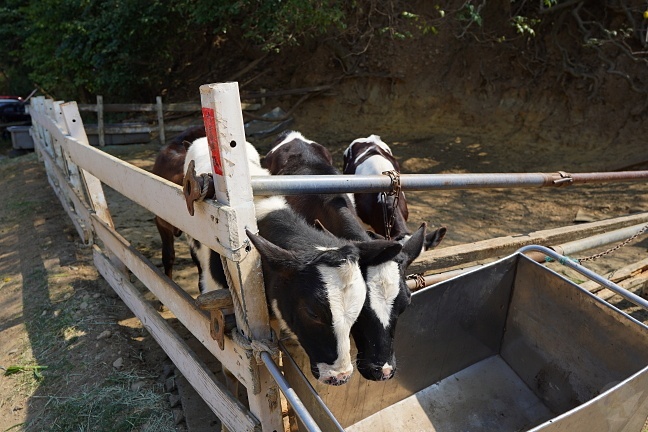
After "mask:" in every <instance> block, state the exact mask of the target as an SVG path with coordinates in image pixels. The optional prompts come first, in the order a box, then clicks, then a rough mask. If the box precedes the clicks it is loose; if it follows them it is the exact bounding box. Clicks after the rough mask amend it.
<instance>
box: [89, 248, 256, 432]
mask: <svg viewBox="0 0 648 432" xmlns="http://www.w3.org/2000/svg"><path fill="white" fill-rule="evenodd" d="M93 252H94V263H95V266H96V267H97V269H98V270H99V273H101V275H102V276H103V277H104V278H105V279H106V280H107V281H108V283H109V284H110V286H112V287H113V289H114V290H115V292H116V293H117V294H119V297H121V299H122V300H123V301H124V303H126V305H127V306H128V308H129V309H130V310H131V311H133V313H134V314H135V315H136V316H137V318H139V320H140V321H142V324H143V325H144V327H145V328H146V330H148V332H149V333H150V334H151V336H153V338H154V339H155V340H156V341H157V343H158V344H159V345H160V347H162V349H164V352H166V353H167V355H168V356H169V358H170V359H171V361H173V363H174V364H175V365H176V367H177V368H178V369H180V371H181V372H182V374H183V375H184V377H185V378H187V381H189V383H190V384H191V386H192V387H193V388H194V389H195V390H196V392H198V394H199V395H200V397H201V398H202V399H203V400H204V401H205V403H206V404H207V405H208V406H209V408H210V409H211V410H212V411H213V412H214V414H216V415H217V416H218V418H219V419H220V420H221V421H222V422H223V424H225V425H226V426H227V427H228V428H229V429H230V430H232V431H260V430H261V425H260V423H259V421H258V420H257V419H256V418H255V417H254V416H253V415H251V414H250V413H249V411H248V410H247V409H246V408H245V407H244V406H243V405H242V404H241V403H240V402H239V401H237V400H235V399H234V398H233V397H232V395H231V393H230V392H229V391H228V390H227V389H226V388H225V387H224V386H223V384H221V383H220V382H218V380H217V379H216V377H215V376H214V374H213V373H212V372H211V371H210V370H209V368H208V367H207V365H205V363H204V362H203V361H202V360H200V358H199V357H198V356H197V355H196V354H195V353H194V352H193V351H192V350H191V349H190V348H189V346H188V345H187V344H186V343H185V342H184V341H183V340H182V338H181V337H180V336H179V335H178V334H177V333H176V332H175V331H174V330H173V329H172V328H171V327H170V326H169V325H168V324H167V323H166V321H165V320H164V319H163V318H162V317H161V316H160V315H159V314H158V312H157V311H156V310H155V309H154V308H153V306H151V305H150V304H148V302H147V301H146V300H145V299H144V298H143V297H142V295H141V294H140V293H139V291H138V290H137V288H135V286H133V285H132V284H131V283H130V282H129V281H128V277H127V276H125V275H124V274H123V273H121V272H120V271H119V270H117V269H116V268H115V267H114V266H113V265H112V263H111V262H110V260H109V259H108V257H106V256H105V255H104V254H103V253H102V252H101V250H100V249H99V248H98V247H97V246H94V251H93Z"/></svg>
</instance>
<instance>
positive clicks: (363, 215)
mask: <svg viewBox="0 0 648 432" xmlns="http://www.w3.org/2000/svg"><path fill="white" fill-rule="evenodd" d="M385 171H397V172H400V167H399V166H398V161H396V159H395V158H394V155H393V154H392V151H391V149H390V148H389V146H388V145H387V144H385V143H384V142H383V141H382V140H381V139H380V137H379V136H378V135H370V136H368V137H367V138H359V139H357V140H355V141H353V142H352V143H351V144H350V145H349V147H347V149H346V150H345V151H344V170H343V172H344V174H357V175H381V174H382V173H383V172H385ZM354 198H355V203H356V209H357V211H358V216H359V217H360V219H362V221H363V222H364V223H366V224H367V225H369V226H371V228H373V229H374V231H376V233H378V234H380V235H382V236H385V237H386V236H387V231H386V230H387V228H386V227H385V212H386V213H387V217H389V216H391V215H392V214H393V216H394V223H393V225H392V227H391V232H390V233H389V237H390V238H394V239H402V238H404V237H406V236H409V235H411V232H410V230H409V228H408V227H407V218H408V216H409V211H408V209H407V201H406V200H405V194H404V193H403V192H402V191H401V192H399V195H398V205H397V207H396V206H395V205H394V204H395V202H396V197H395V196H385V195H383V194H381V193H356V194H354ZM445 234H446V228H445V227H441V228H439V229H437V230H434V231H433V232H430V233H428V234H427V235H426V236H425V243H424V244H423V247H424V249H425V250H429V249H432V248H435V247H436V246H438V244H439V243H440V242H441V240H443V237H444V236H445Z"/></svg>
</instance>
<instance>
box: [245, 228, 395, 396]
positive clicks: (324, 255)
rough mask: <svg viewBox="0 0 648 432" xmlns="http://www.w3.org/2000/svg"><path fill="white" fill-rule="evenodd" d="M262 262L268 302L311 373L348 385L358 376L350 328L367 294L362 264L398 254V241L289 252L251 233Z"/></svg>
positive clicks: (250, 236)
mask: <svg viewBox="0 0 648 432" xmlns="http://www.w3.org/2000/svg"><path fill="white" fill-rule="evenodd" d="M248 237H249V238H250V240H251V241H252V243H253V244H254V246H255V247H256V248H257V250H258V251H259V253H260V255H261V259H262V262H263V264H264V265H263V273H264V281H265V285H266V294H267V297H268V302H269V303H270V306H271V308H272V310H273V312H274V314H275V316H276V317H277V319H279V321H280V323H281V325H282V326H283V327H284V329H285V330H288V332H289V333H291V334H292V335H293V336H294V337H296V339H297V340H298V341H299V343H300V345H301V346H302V348H304V351H306V354H307V355H308V357H309V360H310V366H311V372H312V373H313V375H314V376H315V378H317V379H318V380H319V381H321V382H323V383H325V384H330V385H341V384H344V383H346V382H347V381H348V380H349V378H350V377H351V373H352V372H353V365H352V362H351V353H350V350H351V341H350V332H351V326H352V325H353V323H354V322H355V321H356V319H357V318H358V315H359V314H360V310H361V309H362V307H363V305H364V303H365V298H366V295H367V288H366V285H365V282H364V280H363V278H362V273H361V271H360V266H359V263H360V262H363V263H364V262H370V263H374V262H379V261H381V260H384V259H388V257H390V256H393V255H395V254H397V253H398V252H399V251H400V250H401V245H400V244H398V243H396V244H394V243H393V242H383V243H382V244H379V243H376V242H371V243H372V244H367V245H362V246H357V245H354V244H352V243H350V242H342V243H341V244H342V246H340V247H323V246H313V247H312V249H311V250H310V251H306V250H300V251H299V253H297V252H296V251H291V250H286V249H284V248H281V247H279V246H277V245H275V244H274V243H271V242H270V241H268V240H266V239H265V238H263V237H261V236H259V235H254V234H252V233H250V232H248Z"/></svg>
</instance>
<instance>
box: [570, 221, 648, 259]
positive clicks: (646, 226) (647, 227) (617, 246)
mask: <svg viewBox="0 0 648 432" xmlns="http://www.w3.org/2000/svg"><path fill="white" fill-rule="evenodd" d="M646 230H648V224H647V225H644V227H643V228H641V229H640V230H639V232H637V233H636V234H634V235H632V236H631V237H630V238H628V239H627V240H624V241H623V242H621V243H619V244H618V245H616V246H614V247H611V248H610V249H608V250H605V251H603V252H599V253H597V254H594V255H590V256H588V257H585V258H579V259H578V262H579V263H582V262H584V261H594V260H595V259H598V258H601V257H602V256H605V255H608V254H611V253H612V252H614V251H615V250H617V249H621V248H622V247H623V246H625V245H627V244H628V243H630V242H631V241H633V240H634V239H636V238H637V237H639V236H640V235H641V234H643V233H644V232H646Z"/></svg>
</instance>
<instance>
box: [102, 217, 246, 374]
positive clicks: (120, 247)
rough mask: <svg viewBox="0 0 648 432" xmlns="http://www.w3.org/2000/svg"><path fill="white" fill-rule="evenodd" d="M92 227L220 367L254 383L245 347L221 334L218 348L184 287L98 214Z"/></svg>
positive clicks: (208, 323)
mask: <svg viewBox="0 0 648 432" xmlns="http://www.w3.org/2000/svg"><path fill="white" fill-rule="evenodd" d="M93 227H94V229H95V232H96V233H97V236H98V237H99V238H100V239H101V241H102V242H103V243H104V245H105V247H106V249H107V250H110V251H111V253H113V254H115V256H117V257H118V258H119V260H120V261H121V262H123V263H124V264H125V265H126V267H128V269H129V270H130V271H131V272H132V273H133V274H134V275H135V276H136V277H137V278H138V279H139V280H141V281H142V283H144V285H146V287H147V288H148V289H149V290H150V291H151V292H152V293H153V294H155V296H156V297H157V298H158V299H159V300H160V301H161V302H162V303H163V304H164V305H165V306H166V307H168V308H169V310H170V311H171V312H173V314H174V315H175V316H176V317H177V318H178V320H180V322H181V323H182V324H183V325H184V326H185V327H187V329H188V330H189V331H191V333H192V334H193V335H194V336H195V337H196V338H197V339H198V340H199V341H200V342H201V343H202V344H203V345H204V346H205V348H207V349H208V350H209V352H211V353H212V354H213V355H214V357H216V358H218V360H219V361H220V362H221V363H222V364H223V366H224V367H226V368H227V369H229V370H230V371H231V372H232V373H234V374H235V375H236V377H237V379H238V380H239V381H241V382H242V383H243V385H245V386H246V387H253V386H254V379H253V378H252V376H253V372H252V371H251V370H250V359H248V358H247V354H246V351H245V350H243V349H242V348H240V347H239V346H238V345H236V344H235V343H233V342H232V340H231V339H230V338H229V337H226V338H225V345H224V349H223V350H221V349H220V348H219V346H218V344H217V343H216V341H215V340H214V339H212V337H211V333H210V320H209V318H208V317H207V315H206V313H205V312H203V311H202V310H200V309H199V308H198V307H197V306H196V304H195V302H194V299H193V298H192V297H191V296H190V295H189V294H187V292H186V291H184V290H183V289H182V288H180V287H179V286H178V285H177V284H176V283H175V282H173V281H172V280H170V279H169V278H168V277H166V276H165V275H164V274H163V273H162V272H161V271H160V269H158V268H157V267H155V266H154V265H153V264H151V262H150V261H149V260H147V259H146V258H145V257H144V256H143V255H142V254H141V253H140V252H139V251H138V250H137V249H135V248H134V247H133V246H132V245H131V244H130V243H129V242H128V241H127V240H126V239H124V238H123V237H122V236H121V235H119V233H118V232H116V231H115V230H113V229H112V228H110V227H108V226H107V225H106V224H104V223H103V222H102V221H100V220H99V219H98V218H93Z"/></svg>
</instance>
